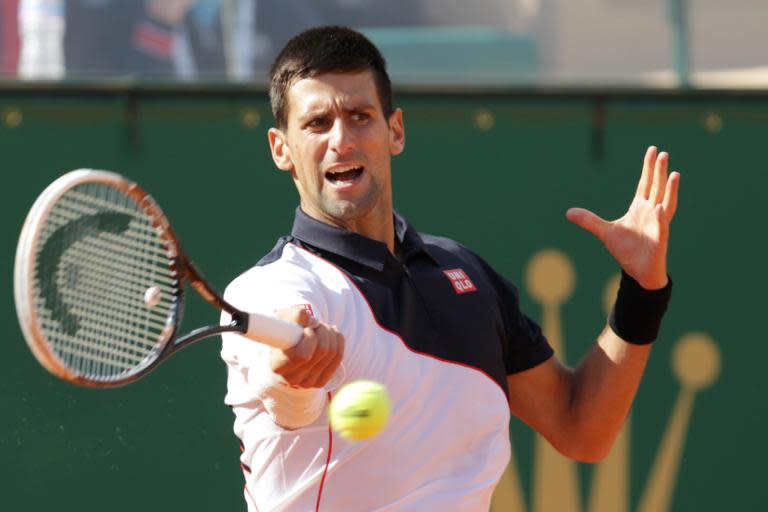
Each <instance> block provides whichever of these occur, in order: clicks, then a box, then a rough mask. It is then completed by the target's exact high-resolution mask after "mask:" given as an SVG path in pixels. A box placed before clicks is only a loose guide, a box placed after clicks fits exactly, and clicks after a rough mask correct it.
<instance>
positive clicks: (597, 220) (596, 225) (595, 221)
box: [565, 208, 608, 240]
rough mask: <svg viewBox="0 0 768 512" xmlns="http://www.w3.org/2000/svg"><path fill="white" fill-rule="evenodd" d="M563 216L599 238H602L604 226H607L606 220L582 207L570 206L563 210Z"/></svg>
mask: <svg viewBox="0 0 768 512" xmlns="http://www.w3.org/2000/svg"><path fill="white" fill-rule="evenodd" d="M565 217H566V218H567V219H568V220H569V221H571V222H573V223H574V224H576V225H577V226H579V227H580V228H582V229H586V230H587V231H589V232H590V233H592V234H593V235H595V236H596V237H597V238H598V239H600V240H602V239H603V234H604V232H605V228H606V227H607V226H608V221H606V220H604V219H602V218H601V217H599V216H598V215H595V214H594V213H592V212H591V211H589V210H585V209H584V208H570V209H568V211H567V212H565Z"/></svg>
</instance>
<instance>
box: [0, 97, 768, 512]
mask: <svg viewBox="0 0 768 512" xmlns="http://www.w3.org/2000/svg"><path fill="white" fill-rule="evenodd" d="M397 102H398V103H399V104H400V105H401V106H402V107H403V108H404V111H405V122H406V134H407V143H406V150H405V153H404V154H403V155H402V156H400V157H398V158H397V159H396V160H395V162H394V182H395V200H396V206H397V208H398V209H399V210H400V211H401V212H402V213H404V214H405V215H406V216H407V217H408V218H409V219H410V220H411V221H412V223H413V224H414V225H415V226H416V227H417V228H418V229H420V230H422V231H427V232H432V233H437V234H443V235H447V236H451V237H453V238H456V239H458V240H460V241H461V242H464V243H465V244H467V245H469V246H470V247H472V248H473V249H475V250H476V251H478V252H479V253H480V254H482V255H484V256H485V257H486V258H487V259H488V260H489V261H490V262H491V263H492V264H493V265H494V266H496V267H497V268H498V269H499V270H500V271H501V272H502V273H503V274H505V275H507V276H508V277H509V278H511V279H512V280H513V281H515V282H517V283H519V284H520V288H521V295H522V298H523V306H524V307H525V309H526V310H527V311H529V312H530V314H531V315H532V316H534V317H537V318H538V315H540V307H539V305H538V304H536V303H535V301H534V300H533V299H532V297H531V295H530V294H529V293H528V291H527V289H526V287H525V269H526V265H527V263H528V261H529V260H530V259H531V257H532V256H533V255H534V254H535V253H536V252H537V251H539V250H541V249H545V248H556V249H558V250H559V251H561V252H562V253H564V254H565V255H566V256H567V257H568V259H569V260H570V261H571V263H572V265H573V267H574V270H575V273H576V282H575V288H574V292H573V294H572V296H571V297H570V298H569V299H568V301H567V302H566V303H565V304H563V305H562V309H561V316H562V326H563V327H562V328H563V332H564V339H565V341H566V343H567V346H568V350H567V355H568V358H567V359H568V362H569V363H571V364H574V363H575V362H577V359H578V356H579V355H580V354H583V353H584V351H585V350H586V349H587V347H588V346H589V344H590V343H591V340H593V339H594V336H595V335H596V334H597V332H598V331H599V329H600V328H601V326H602V324H603V322H604V313H603V310H602V307H601V306H600V304H601V294H602V290H603V287H604V285H605V282H606V280H608V279H609V278H610V277H611V276H612V275H613V274H614V273H615V272H616V268H615V265H614V264H613V263H612V262H611V260H610V258H609V256H608V255H607V254H606V253H605V252H604V250H602V248H601V247H600V245H599V244H598V242H596V241H595V240H594V239H593V238H592V237H591V235H589V234H587V233H586V232H581V231H580V230H579V229H578V228H576V227H575V226H573V225H571V224H569V223H568V222H567V221H566V220H565V218H564V212H565V210H566V209H567V208H568V207H570V206H586V207H589V208H591V209H593V210H594V211H596V212H598V213H599V214H601V215H604V216H607V217H614V216H618V215H620V214H622V213H623V211H624V208H625V207H626V205H627V204H628V202H629V200H630V198H631V195H632V193H633V191H634V187H635V183H636V179H637V177H638V175H639V171H640V166H641V161H642V157H643V153H644V150H645V147H646V146H647V145H649V144H658V145H659V146H660V147H661V148H662V149H665V150H668V151H670V153H671V155H672V157H671V162H672V167H673V168H674V169H679V170H680V171H681V172H682V184H681V192H680V193H681V198H680V205H679V210H678V215H677V218H676V219H675V222H674V225H673V228H672V245H671V254H670V269H671V270H670V271H671V273H672V275H673V277H674V279H675V294H674V300H673V304H672V306H671V309H670V311H669V314H668V317H667V319H666V321H665V324H664V329H663V335H662V339H661V340H660V341H659V342H658V345H657V347H656V348H655V350H654V354H653V357H652V359H651V362H650V365H649V368H648V371H647V374H646V377H645V380H644V382H643V384H642V387H641V390H640V393H639V395H638V398H637V401H636V405H635V407H634V409H633V415H632V437H631V442H630V446H631V455H630V458H629V462H628V464H629V467H630V475H631V478H630V483H631V485H630V488H629V489H628V491H627V492H626V499H627V501H628V502H629V504H630V508H631V509H632V510H634V509H635V507H636V506H637V503H638V500H639V499H640V496H641V495H642V494H643V492H644V489H645V488H646V487H647V486H648V479H649V472H650V471H651V467H652V465H653V463H654V459H655V457H656V455H657V453H659V445H660V443H661V441H662V438H663V436H664V435H665V433H666V432H668V427H667V425H668V420H669V418H670V415H671V414H672V411H673V409H674V407H675V403H676V399H677V397H678V393H679V391H680V383H679V382H678V380H676V378H675V374H674V372H673V370H672V368H671V357H672V348H673V346H674V342H675V340H678V339H680V338H681V337H683V336H684V335H686V334H687V333H691V332H702V333H705V334H706V336H709V337H711V339H712V340H713V341H714V342H715V345H716V347H717V349H718V351H719V358H718V361H719V363H720V368H721V370H720V373H719V374H718V375H717V378H716V379H715V380H714V382H713V383H711V386H710V387H709V388H707V389H702V390H701V391H700V392H699V393H697V394H696V397H695V403H694V406H693V409H692V412H690V414H688V419H689V422H688V424H687V426H686V428H685V443H684V445H682V446H680V449H681V452H680V456H679V457H677V460H678V462H679V468H678V470H677V471H676V472H675V475H676V476H675V481H674V485H673V488H674V491H673V497H672V501H671V505H670V508H669V509H670V510H701V511H707V510H712V511H719V510H724V509H726V508H728V507H733V506H736V508H737V509H738V510H758V509H763V508H764V507H765V498H766V497H767V496H766V495H767V494H768V492H767V491H766V486H765V485H764V484H763V475H762V466H760V461H761V460H762V457H763V456H765V455H766V452H767V450H766V446H765V441H764V440H763V435H764V432H765V431H766V429H768V412H767V411H766V406H765V399H764V393H765V391H766V386H765V383H764V379H762V378H760V374H761V372H762V370H763V368H764V366H765V364H764V361H765V359H766V355H767V354H766V353H767V352H768V348H766V345H765V340H764V338H765V334H764V330H763V329H762V328H761V325H762V321H761V318H762V314H763V311H762V309H763V307H765V298H764V297H765V294H764V290H765V288H766V285H768V282H767V281H768V280H767V279H766V269H765V261H766V257H765V252H766V249H767V248H768V245H767V244H766V234H765V233H766V231H765V229H764V228H763V227H762V221H761V220H760V219H764V218H765V210H764V206H763V205H764V203H763V202H762V199H763V198H762V196H763V194H764V191H765V190H766V188H768V178H767V177H766V174H765V171H766V164H765V159H764V156H763V154H764V151H765V146H766V141H768V94H759V93H752V94H748V95H747V94H735V93H725V92H722V93H717V92H710V93H701V92H699V93H695V92H689V93H683V92H678V93H671V92H667V93H650V92H647V91H646V92H643V91H634V92H633V91H623V92H604V91H576V92H573V91H571V92H569V91H546V90H545V91H510V92H500V91H493V92H486V93H481V92H476V93H464V94H448V93H425V92H407V93H403V94H401V95H400V96H399V97H398V98H397ZM0 114H1V115H2V118H0V155H2V160H1V162H2V164H0V165H2V182H3V184H4V187H3V189H4V191H5V197H4V199H3V201H2V203H1V204H0V208H2V210H0V211H1V212H2V215H1V218H2V250H0V258H2V260H1V262H2V267H3V268H4V269H5V271H4V272H2V273H0V289H2V291H3V297H4V300H3V303H2V304H3V307H2V310H0V314H1V315H2V317H0V318H2V322H3V324H4V325H5V326H6V328H5V336H4V343H3V345H4V348H3V350H2V352H1V353H2V355H0V376H1V377H0V503H2V505H0V508H2V509H4V510H24V511H38V510H39V511H43V510H77V511H78V512H90V511H101V510H111V511H113V512H118V511H132V510H136V509H138V510H150V511H154V510H158V511H160V510H164V511H168V510H185V511H209V510H244V509H245V506H244V501H243V498H242V491H243V478H242V474H241V470H240V468H239V465H238V455H239V449H238V443H237V440H236V439H235V437H234V435H233V434H232V431H231V427H232V419H233V415H232V413H231V411H230V410H229V409H228V408H227V407H225V406H224V404H223V401H222V399H223V396H224V392H225V369H224V365H223V363H222V362H221V361H220V359H219V358H218V350H219V342H218V341H217V340H209V341H208V342H204V343H202V344H200V345H197V346H195V347H191V348H189V349H187V350H185V351H182V352H181V353H179V354H177V355H176V356H175V357H174V358H172V359H171V360H169V361H168V362H167V363H165V364H164V365H163V367H162V368H160V370H159V371H157V372H155V373H153V374H151V375H150V376H149V377H147V378H145V379H143V380H141V381H139V382H137V383H135V384H132V385H130V386H128V387H124V388H119V389H113V390H101V391H99V390H91V389H80V388H76V387H74V386H71V385H69V384H66V383H63V382H60V381H58V380H57V379H55V378H53V377H52V376H50V375H48V374H47V373H46V372H45V371H44V370H42V369H41V368H40V367H39V366H38V364H37V363H36V362H35V360H34V359H33V357H32V356H31V354H30V353H29V351H28V350H27V347H26V345H25V343H24V341H23V338H22V336H21V332H20V330H19V328H18V325H17V321H16V315H15V311H14V308H13V300H12V287H13V284H12V270H13V258H14V251H15V246H16V238H17V236H18V233H19V230H20V228H21V224H22V222H23V219H24V215H25V214H26V212H27V210H28V208H29V206H30V205H31V204H32V202H33V200H34V199H35V197H36V196H37V194H38V193H39V192H40V191H41V190H42V189H43V188H44V187H45V186H46V185H47V184H48V183H49V182H50V181H51V180H53V179H54V178H55V177H57V176H58V175H60V174H62V173H63V172H65V171H68V170H71V169H74V168H78V167H91V168H103V169H110V170H114V171H118V172H121V173H124V174H126V175H128V176H129V177H131V178H133V179H135V180H136V181H138V182H139V183H141V184H143V185H144V186H145V187H146V188H147V189H148V190H149V191H150V192H151V193H152V194H153V195H154V196H155V197H156V198H157V199H158V201H159V202H160V204H161V205H162V206H163V208H164V209H165V211H166V213H167V214H168V215H169V217H170V218H171V219H172V221H173V222H174V225H175V227H176V230H177V232H178V234H179V235H180V237H181V239H182V241H183V243H184V245H185V247H186V250H187V252H188V253H190V254H191V255H192V257H193V259H194V260H195V261H196V262H197V264H198V266H199V267H200V268H201V270H202V271H203V272H204V273H205V275H206V276H207V277H208V278H209V279H210V280H211V281H212V282H213V283H214V284H215V285H216V286H218V287H219V288H223V287H224V286H225V285H226V283H227V282H228V281H229V280H230V279H231V278H233V277H234V276H235V275H237V274H238V273H240V272H241V271H243V270H245V269H246V268H247V267H248V266H250V265H252V264H253V263H254V262H255V261H256V260H257V259H258V258H259V256H260V255H262V254H263V253H265V252H266V251H268V250H269V249H270V248H271V247H272V244H273V243H274V240H275V239H276V238H277V237H278V236H279V235H280V234H283V233H285V232H286V231H287V230H288V229H289V227H290V224H291V220H292V216H293V210H294V207H295V204H296V202H297V199H296V194H295V192H294V190H293V186H292V184H291V183H290V181H289V179H288V176H286V175H285V174H283V173H281V172H278V171H276V170H274V167H273V165H272V162H271V159H270V158H269V154H268V148H267V142H266V136H265V135H266V130H267V128H268V127H269V126H270V122H271V115H270V113H269V111H268V103H267V100H266V97H265V95H264V94H263V92H262V91H261V90H254V89H249V88H244V87H243V88H238V87H225V88H211V89H204V88H203V89H201V88H194V89H192V88H190V89H178V88H167V89H163V88H159V87H155V88H146V87H144V88H142V87H139V86H124V87H122V86H116V87H85V86H84V87H79V86H66V87H59V88H53V87H47V86H37V87H34V86H33V87H28V88H22V87H20V86H8V85H6V86H4V87H3V88H1V89H0ZM193 295H194V294H189V297H193ZM216 317H217V315H216V314H215V313H214V312H213V311H212V310H211V309H210V308H209V307H208V306H207V305H204V304H202V303H201V301H199V300H197V299H196V298H191V299H190V306H189V307H188V308H187V312H186V320H185V326H186V327H187V328H188V327H191V326H196V325H198V324H201V323H206V322H210V321H214V320H215V319H216ZM511 430H512V434H513V440H514V449H515V456H516V464H517V467H518V470H519V473H520V475H519V476H520V481H521V485H522V489H523V492H524V494H525V501H526V502H527V506H528V507H531V501H532V497H531V494H532V491H531V489H532V477H531V475H532V471H533V469H534V466H535V464H536V461H535V460H534V459H535V456H534V451H533V449H532V445H533V435H532V434H531V433H530V432H529V431H528V430H527V429H526V428H525V427H524V426H522V425H520V424H518V423H516V422H513V425H512V428H511ZM403 471H404V474H407V468H403ZM578 472H579V475H580V488H581V490H582V491H583V493H582V494H583V497H582V498H581V505H584V506H586V505H585V504H586V503H587V501H588V497H589V496H590V493H591V492H592V491H591V490H590V489H591V487H590V485H589V482H590V476H591V475H592V473H593V472H594V470H593V469H592V468H591V467H590V466H587V465H580V466H579V470H578Z"/></svg>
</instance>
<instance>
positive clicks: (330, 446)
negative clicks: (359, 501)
mask: <svg viewBox="0 0 768 512" xmlns="http://www.w3.org/2000/svg"><path fill="white" fill-rule="evenodd" d="M331 398H332V396H331V392H330V391H329V392H328V403H329V404H330V403H331ZM331 453H333V432H332V431H331V426H330V425H328V456H327V457H326V458H325V468H323V477H322V478H321V479H320V489H318V490H317V504H316V505H315V512H319V511H320V499H321V498H322V497H323V486H324V485H325V476H326V475H327V474H328V466H329V465H330V463H331Z"/></svg>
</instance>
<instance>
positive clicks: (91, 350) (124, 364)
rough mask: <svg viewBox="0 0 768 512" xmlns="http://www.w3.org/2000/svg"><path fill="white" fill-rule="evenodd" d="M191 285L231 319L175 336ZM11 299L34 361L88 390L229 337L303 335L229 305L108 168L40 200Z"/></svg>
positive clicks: (288, 338)
mask: <svg viewBox="0 0 768 512" xmlns="http://www.w3.org/2000/svg"><path fill="white" fill-rule="evenodd" d="M187 282H188V283H189V284H191V285H192V287H193V288H194V289H195V290H197V292H198V293H199V294H200V295H201V296H202V297H203V298H204V299H205V300H206V301H208V302H209V303H210V304H212V305H213V306H215V307H216V308H218V309H219V310H223V311H226V312H227V313H229V314H230V315H231V317H232V322H231V323H230V324H229V325H218V324H217V325H209V326H205V327H201V328H199V329H195V330H193V331H191V332H189V333H188V334H186V335H183V336H178V337H176V331H177V329H178V327H179V324H180V323H181V318H182V311H183V304H184V300H183V299H184V287H185V284H186V283H187ZM14 299H15V302H16V312H17V314H18V317H19V323H20V324H21V330H22V332H23V333H24V338H25V339H26V341H27V344H28V345H29V347H30V349H31V350H32V353H33V354H34V355H35V357H36V358H37V360H38V361H39V362H40V363H41V364H42V365H43V366H44V367H45V368H46V369H47V370H49V371H50V372H51V373H53V374H54V375H56V376H58V377H60V378H62V379H64V380H67V381H69V382H72V383H74V384H78V385H82V386H90V387H111V386H119V385H122V384H127V383H129V382H132V381H134V380H136V379H138V378H139V377H141V376H143V375H145V374H146V373H147V372H149V371H150V370H152V369H153V368H155V367H156V366H157V365H158V364H159V363H160V362H162V361H163V360H164V359H165V358H167V357H169V356H170V355H171V354H173V353H174V352H176V351H177V350H179V349H180V348H182V347H185V346H187V345H189V344H191V343H194V342H196V341H199V340H202V339H204V338H207V337H210V336H214V335H217V334H220V333H223V332H238V333H241V334H243V335H244V336H246V337H247V338H249V339H252V340H254V341H259V342H262V343H266V344H267V345H270V346H273V347H277V348H280V349H286V348H290V347H292V346H293V345H295V344H296V343H297V342H298V341H299V339H301V336H302V328H301V327H299V326H298V325H296V324H292V323H288V322H283V321H281V320H278V319H276V318H272V317H269V316H264V315H259V314H248V313H245V312H242V311H240V310H238V309H236V308H235V307H233V306H232V305H231V304H229V303H227V302H226V301H225V300H224V299H223V298H222V297H221V296H220V295H219V294H218V293H216V291H214V290H213V288H212V287H211V286H210V285H209V284H208V283H207V282H206V281H205V280H204V279H203V277H202V275H201V274H200V272H198V271H197V269H196V268H195V266H194V265H193V264H192V262H191V261H190V260H189V259H188V258H187V256H186V255H185V254H184V252H183V251H182V249H181V246H180V244H179V241H178V239H177V238H176V235H175V234H174V232H173V230H172V229H171V225H170V222H169V221H168V218H167V217H166V216H165V215H164V214H163V212H162V210H161V209H160V207H159V206H158V205H157V203H156V202H155V200H154V199H152V197H150V195H149V194H147V192H145V191H144V190H143V189H142V188H141V187H140V186H139V185H137V184H136V183H133V182H131V181H129V180H127V179H125V178H124V177H122V176H120V175H118V174H115V173H112V172H107V171H97V170H90V169H80V170H76V171H72V172H69V173H67V174H65V175H63V176H61V177H60V178H59V179H57V180H56V181H54V182H53V183H51V184H50V185H49V186H48V188H46V189H45V190H44V191H43V193H42V194H41V195H40V197H38V198H37V200H36V201H35V203H34V204H33V206H32V209H31V210H30V212H29V214H28V215H27V219H26V221H25V223H24V227H23V228H22V231H21V236H20V238H19V245H18V247H17V249H16V261H15V267H14Z"/></svg>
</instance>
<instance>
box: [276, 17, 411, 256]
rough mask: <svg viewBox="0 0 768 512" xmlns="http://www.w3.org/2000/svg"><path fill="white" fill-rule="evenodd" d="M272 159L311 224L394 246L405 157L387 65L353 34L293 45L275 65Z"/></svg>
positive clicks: (307, 38) (321, 33) (334, 30)
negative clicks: (395, 205)
mask: <svg viewBox="0 0 768 512" xmlns="http://www.w3.org/2000/svg"><path fill="white" fill-rule="evenodd" d="M273 70H274V71H273V77H272V89H271V91H270V94H271V95H272V105H273V108H274V109H275V117H276V119H277V125H278V126H277V127H275V128H270V130H269V132H268V137H269V146H270V150H271V152H272V159H273V160H274V162H275V165H276V166H277V168H278V169H281V170H283V171H289V172H290V173H291V176H292V177H293V181H294V184H295V185H296V188H297V190H298V192H299V197H300V198H301V207H302V209H303V210H304V212H305V213H307V214H308V215H310V216H311V217H313V218H315V219H318V220H320V221H323V222H325V223H327V224H331V225H336V226H340V227H344V228H346V229H349V230H351V231H355V232H357V233H360V234H362V235H364V236H368V237H369V238H374V239H377V240H381V241H385V242H387V243H388V244H390V245H391V244H392V243H393V242H392V236H393V235H392V233H393V228H392V179H391V171H392V170H391V159H392V156H394V155H398V154H400V153H401V152H402V151H403V147H404V145H405V130H404V127H403V113H402V111H401V110H400V109H392V106H391V101H392V100H391V92H390V84H389V78H388V77H387V74H386V70H385V69H384V59H383V58H382V57H381V54H380V53H379V51H378V50H377V49H376V47H375V46H373V44H371V42H370V41H368V40H367V39H366V38H365V37H363V36H362V35H360V34H358V33H357V32H354V31H352V30H349V29H346V28H339V27H327V28H318V29H312V30H309V31H307V32H304V33H303V34H300V35H298V36H296V37H295V38H294V39H292V40H291V41H290V42H289V43H288V45H287V46H286V48H285V50H283V52H282V53H281V54H280V56H279V57H278V59H277V62H276V63H275V65H274V66H273Z"/></svg>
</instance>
